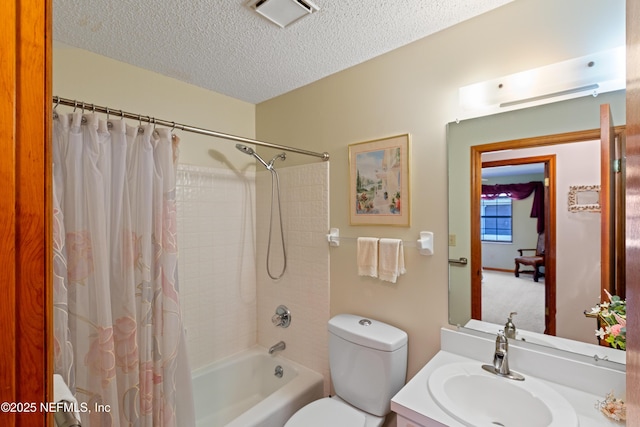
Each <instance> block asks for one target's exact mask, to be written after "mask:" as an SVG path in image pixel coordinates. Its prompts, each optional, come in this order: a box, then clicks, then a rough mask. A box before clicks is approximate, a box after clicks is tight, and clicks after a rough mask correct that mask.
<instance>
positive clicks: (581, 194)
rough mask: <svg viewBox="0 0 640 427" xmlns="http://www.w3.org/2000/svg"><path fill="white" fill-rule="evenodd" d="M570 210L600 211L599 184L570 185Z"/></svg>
mask: <svg viewBox="0 0 640 427" xmlns="http://www.w3.org/2000/svg"><path fill="white" fill-rule="evenodd" d="M568 203H569V212H600V186H599V185H572V186H571V187H569V200H568Z"/></svg>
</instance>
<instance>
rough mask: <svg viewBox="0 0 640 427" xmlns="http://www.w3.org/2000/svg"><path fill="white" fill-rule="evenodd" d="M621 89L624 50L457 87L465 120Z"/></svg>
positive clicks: (575, 59) (593, 55) (623, 77)
mask: <svg viewBox="0 0 640 427" xmlns="http://www.w3.org/2000/svg"><path fill="white" fill-rule="evenodd" d="M625 86H626V79H625V49H624V47H620V48H616V49H611V50H608V51H603V52H597V53H594V54H591V55H586V56H582V57H579V58H574V59H570V60H567V61H563V62H558V63H555V64H551V65H546V66H543V67H539V68H534V69H531V70H527V71H523V72H520V73H515V74H510V75H508V76H503V77H500V78H497V79H492V80H487V81H484V82H481V83H475V84H472V85H468V86H464V87H461V88H460V90H459V96H460V107H461V112H462V113H463V114H462V115H463V116H466V118H469V117H479V116H483V115H487V114H494V113H496V112H500V111H509V110H513V109H517V108H525V107H532V106H535V105H542V104H547V103H550V102H557V101H562V100H566V99H571V98H577V97H580V96H587V95H593V96H596V95H597V94H599V93H605V92H611V91H614V90H620V89H624V88H625Z"/></svg>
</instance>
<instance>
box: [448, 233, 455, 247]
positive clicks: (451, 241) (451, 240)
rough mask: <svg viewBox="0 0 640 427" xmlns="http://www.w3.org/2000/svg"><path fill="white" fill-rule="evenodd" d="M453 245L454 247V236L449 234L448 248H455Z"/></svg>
mask: <svg viewBox="0 0 640 427" xmlns="http://www.w3.org/2000/svg"><path fill="white" fill-rule="evenodd" d="M455 245H456V235H455V234H449V246H455Z"/></svg>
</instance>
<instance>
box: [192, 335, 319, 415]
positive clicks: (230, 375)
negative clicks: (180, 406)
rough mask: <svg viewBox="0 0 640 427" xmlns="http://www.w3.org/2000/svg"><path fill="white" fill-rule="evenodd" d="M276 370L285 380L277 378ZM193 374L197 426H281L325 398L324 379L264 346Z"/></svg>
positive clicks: (197, 370) (205, 367) (200, 369)
mask: <svg viewBox="0 0 640 427" xmlns="http://www.w3.org/2000/svg"><path fill="white" fill-rule="evenodd" d="M276 366H281V367H282V369H283V375H282V378H278V377H277V376H276V375H274V373H275V370H276ZM192 375H193V395H194V401H195V410H196V426H197V427H222V426H226V427H253V426H255V427H282V426H283V425H284V423H285V422H286V421H287V420H288V419H289V418H290V417H291V416H292V415H293V414H294V413H295V412H296V411H297V410H298V409H300V408H302V407H303V406H305V405H306V404H307V403H310V402H312V401H314V400H317V399H320V398H321V397H323V384H322V381H323V379H322V375H320V374H318V373H317V372H314V371H312V370H310V369H308V368H305V367H304V366H301V365H299V364H297V363H294V362H292V361H290V360H287V359H285V358H283V357H281V356H271V355H269V354H268V352H267V350H266V349H264V348H262V347H255V348H252V349H250V350H247V351H245V352H242V353H238V354H235V355H233V356H230V357H228V358H225V359H223V360H221V361H218V362H215V363H213V364H211V365H208V366H204V367H202V368H199V369H196V370H195V371H193V373H192Z"/></svg>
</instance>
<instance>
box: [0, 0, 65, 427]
mask: <svg viewBox="0 0 640 427" xmlns="http://www.w3.org/2000/svg"><path fill="white" fill-rule="evenodd" d="M0 16H2V18H3V19H2V25H1V26H0V39H2V43H3V46H2V61H0V89H1V91H2V99H1V100H0V146H1V152H2V156H0V182H1V183H2V197H0V260H2V268H0V284H1V286H2V295H1V297H0V342H1V343H2V351H0V402H22V403H27V402H28V403H30V402H33V403H34V404H36V405H39V404H40V403H43V402H50V401H51V400H53V399H52V397H53V396H52V375H53V367H52V360H53V357H52V350H53V344H52V336H53V334H52V329H51V322H50V319H52V311H53V301H52V298H51V290H52V275H51V263H50V259H51V258H50V254H51V236H52V233H51V215H50V209H51V178H50V177H51V155H50V153H51V152H50V149H49V144H50V141H51V114H52V112H51V22H52V17H51V16H52V15H51V0H44V1H41V0H20V1H12V0H9V1H3V2H0ZM36 409H37V410H36V411H34V412H21V413H11V412H3V413H0V423H1V424H2V425H3V426H10V427H16V426H20V427H22V426H25V427H26V426H29V427H31V426H42V425H51V423H52V416H51V414H49V413H46V412H42V411H40V407H39V406H38V407H37V408H36Z"/></svg>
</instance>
